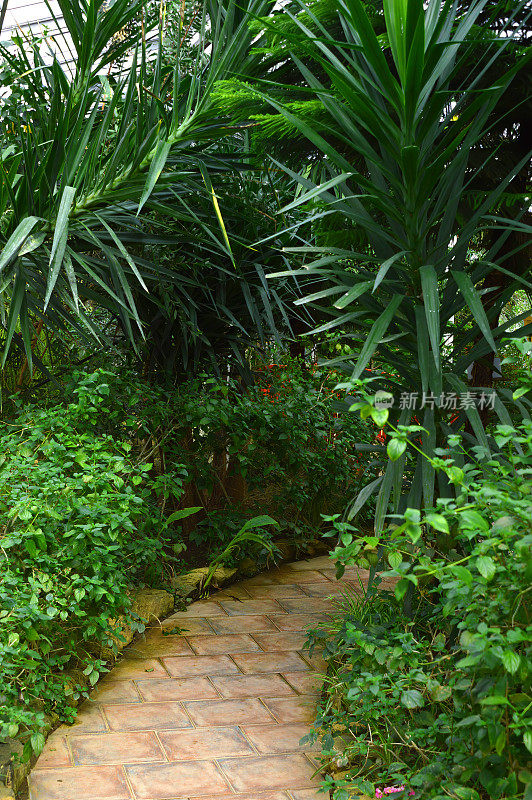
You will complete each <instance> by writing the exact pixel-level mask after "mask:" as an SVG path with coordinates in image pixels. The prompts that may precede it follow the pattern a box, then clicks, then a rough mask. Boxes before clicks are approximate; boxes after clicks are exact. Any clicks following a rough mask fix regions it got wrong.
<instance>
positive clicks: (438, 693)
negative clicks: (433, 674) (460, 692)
mask: <svg viewBox="0 0 532 800" xmlns="http://www.w3.org/2000/svg"><path fill="white" fill-rule="evenodd" d="M451 696H452V690H451V688H450V686H442V685H441V684H439V685H438V686H435V687H434V689H431V692H430V699H431V700H434V702H435V703H443V702H444V701H445V700H448V699H449V698H450V697H451Z"/></svg>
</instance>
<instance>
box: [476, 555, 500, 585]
mask: <svg viewBox="0 0 532 800" xmlns="http://www.w3.org/2000/svg"><path fill="white" fill-rule="evenodd" d="M476 564H477V569H478V571H479V572H480V574H481V575H482V577H483V578H486V580H487V581H490V580H491V579H492V578H493V576H494V575H495V573H496V571H497V566H496V564H495V562H494V560H493V559H492V557H491V556H479V557H478V558H477V561H476Z"/></svg>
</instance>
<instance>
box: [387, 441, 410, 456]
mask: <svg viewBox="0 0 532 800" xmlns="http://www.w3.org/2000/svg"><path fill="white" fill-rule="evenodd" d="M406 447H407V442H406V441H405V440H404V439H390V441H389V442H388V445H387V447H386V452H387V453H388V458H389V459H390V461H397V459H398V458H400V457H401V456H402V455H403V453H404V451H405V450H406Z"/></svg>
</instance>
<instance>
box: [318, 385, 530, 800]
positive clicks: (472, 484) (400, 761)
mask: <svg viewBox="0 0 532 800" xmlns="http://www.w3.org/2000/svg"><path fill="white" fill-rule="evenodd" d="M527 383H528V384H529V383H530V373H529V374H528V378H527ZM527 389H528V386H524V387H523V391H525V390H527ZM519 393H520V391H518V392H516V394H519ZM493 435H494V438H495V439H496V441H497V443H498V444H499V446H500V452H499V454H498V455H497V456H496V457H494V458H490V457H487V456H486V454H485V453H484V452H483V451H482V450H481V448H479V449H478V451H477V460H476V461H473V462H471V460H470V455H469V453H468V452H467V450H466V449H464V446H463V442H462V440H461V439H460V438H459V437H453V438H452V439H451V440H450V442H449V446H448V447H447V448H446V449H445V450H442V451H441V452H438V453H437V454H436V455H435V456H434V457H431V456H428V457H429V458H430V459H431V462H432V464H433V466H434V468H435V469H436V470H437V471H445V472H446V474H447V477H448V478H449V480H451V481H452V483H453V484H454V486H455V489H456V494H455V496H454V497H453V498H442V499H441V500H440V501H439V503H438V505H437V507H436V508H435V509H433V510H430V509H427V510H426V511H425V512H424V513H421V512H420V511H419V509H412V508H411V509H407V511H406V513H405V514H404V517H402V518H399V519H398V520H397V523H398V524H396V525H392V526H390V527H389V528H388V529H387V530H386V531H385V532H384V533H383V534H382V536H381V537H379V536H363V535H361V534H360V533H359V532H358V531H356V530H355V529H354V528H353V527H352V526H351V525H350V524H349V523H347V522H341V521H340V520H338V519H334V520H333V521H334V523H335V529H336V532H337V533H338V536H339V545H338V547H337V549H336V551H335V554H334V555H335V557H336V559H337V563H338V569H339V572H340V573H341V572H342V571H343V569H344V568H345V566H346V565H349V564H352V563H354V562H359V561H360V557H365V558H367V556H368V554H369V555H370V556H371V555H373V558H370V560H372V561H374V563H377V562H378V563H380V565H381V568H382V567H383V566H384V567H385V563H384V562H387V566H388V569H389V571H388V572H384V573H381V575H382V577H388V578H394V579H395V580H396V581H397V583H396V586H395V591H394V593H391V592H390V591H381V592H378V591H377V585H376V584H375V583H373V584H372V585H370V589H369V591H368V593H367V594H366V596H365V597H364V598H361V597H353V598H351V599H348V600H346V603H345V606H344V609H343V612H342V614H341V615H340V616H338V618H337V619H336V620H335V622H334V624H333V625H332V627H331V628H330V629H328V630H323V631H321V633H320V634H319V635H317V636H316V641H320V642H321V643H323V644H325V652H326V658H327V659H328V662H329V671H328V674H327V678H326V685H325V688H326V692H325V700H324V702H323V703H322V706H321V709H320V713H319V716H318V724H319V725H321V726H322V728H323V729H322V730H321V731H319V729H318V732H320V733H322V734H324V737H323V744H324V748H325V750H326V751H327V752H328V758H329V769H330V768H331V765H332V766H333V772H334V773H335V774H334V775H332V776H331V777H330V779H329V782H328V783H329V786H330V787H331V788H332V789H333V796H334V798H335V800H346V799H347V798H348V797H350V796H351V793H352V792H353V791H354V790H359V791H361V792H367V793H369V794H372V793H374V792H375V788H376V787H377V789H380V787H382V786H383V785H388V786H395V787H403V788H402V789H401V790H400V791H397V794H396V795H395V796H397V797H403V796H404V797H406V796H407V795H408V794H410V793H413V794H414V796H415V797H416V798H431V799H432V800H443V798H448V797H451V798H456V800H478V799H479V798H487V797H489V798H508V799H510V798H512V800H513V799H514V798H529V797H530V793H531V791H532V771H531V770H530V764H531V754H532V714H531V708H532V696H531V695H530V674H531V670H532V620H531V618H530V607H529V602H528V593H529V592H530V583H531V579H532V481H531V480H530V476H531V474H532V424H531V421H530V419H525V420H524V422H523V423H522V424H521V425H518V426H517V427H512V426H511V425H499V426H497V427H496V428H495V430H494V431H493ZM399 441H401V440H400V438H395V439H392V443H393V442H395V443H397V442H399ZM389 448H390V450H393V446H392V447H390V445H389ZM377 584H378V580H377Z"/></svg>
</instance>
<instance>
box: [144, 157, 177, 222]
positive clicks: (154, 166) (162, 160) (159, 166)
mask: <svg viewBox="0 0 532 800" xmlns="http://www.w3.org/2000/svg"><path fill="white" fill-rule="evenodd" d="M171 148H172V143H171V142H165V141H161V142H159V144H158V145H157V148H156V150H155V154H154V156H153V159H152V162H151V164H150V168H149V170H148V175H147V176H146V183H145V184H144V189H143V191H142V195H141V197H140V201H139V207H138V209H137V215H138V214H140V212H141V211H142V208H143V207H144V204H145V203H146V202H147V200H148V198H149V197H150V195H151V193H152V192H153V189H154V187H155V184H156V183H157V181H158V180H159V177H160V175H161V172H162V171H163V169H164V167H165V164H166V162H167V160H168V156H169V154H170V150H171Z"/></svg>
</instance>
